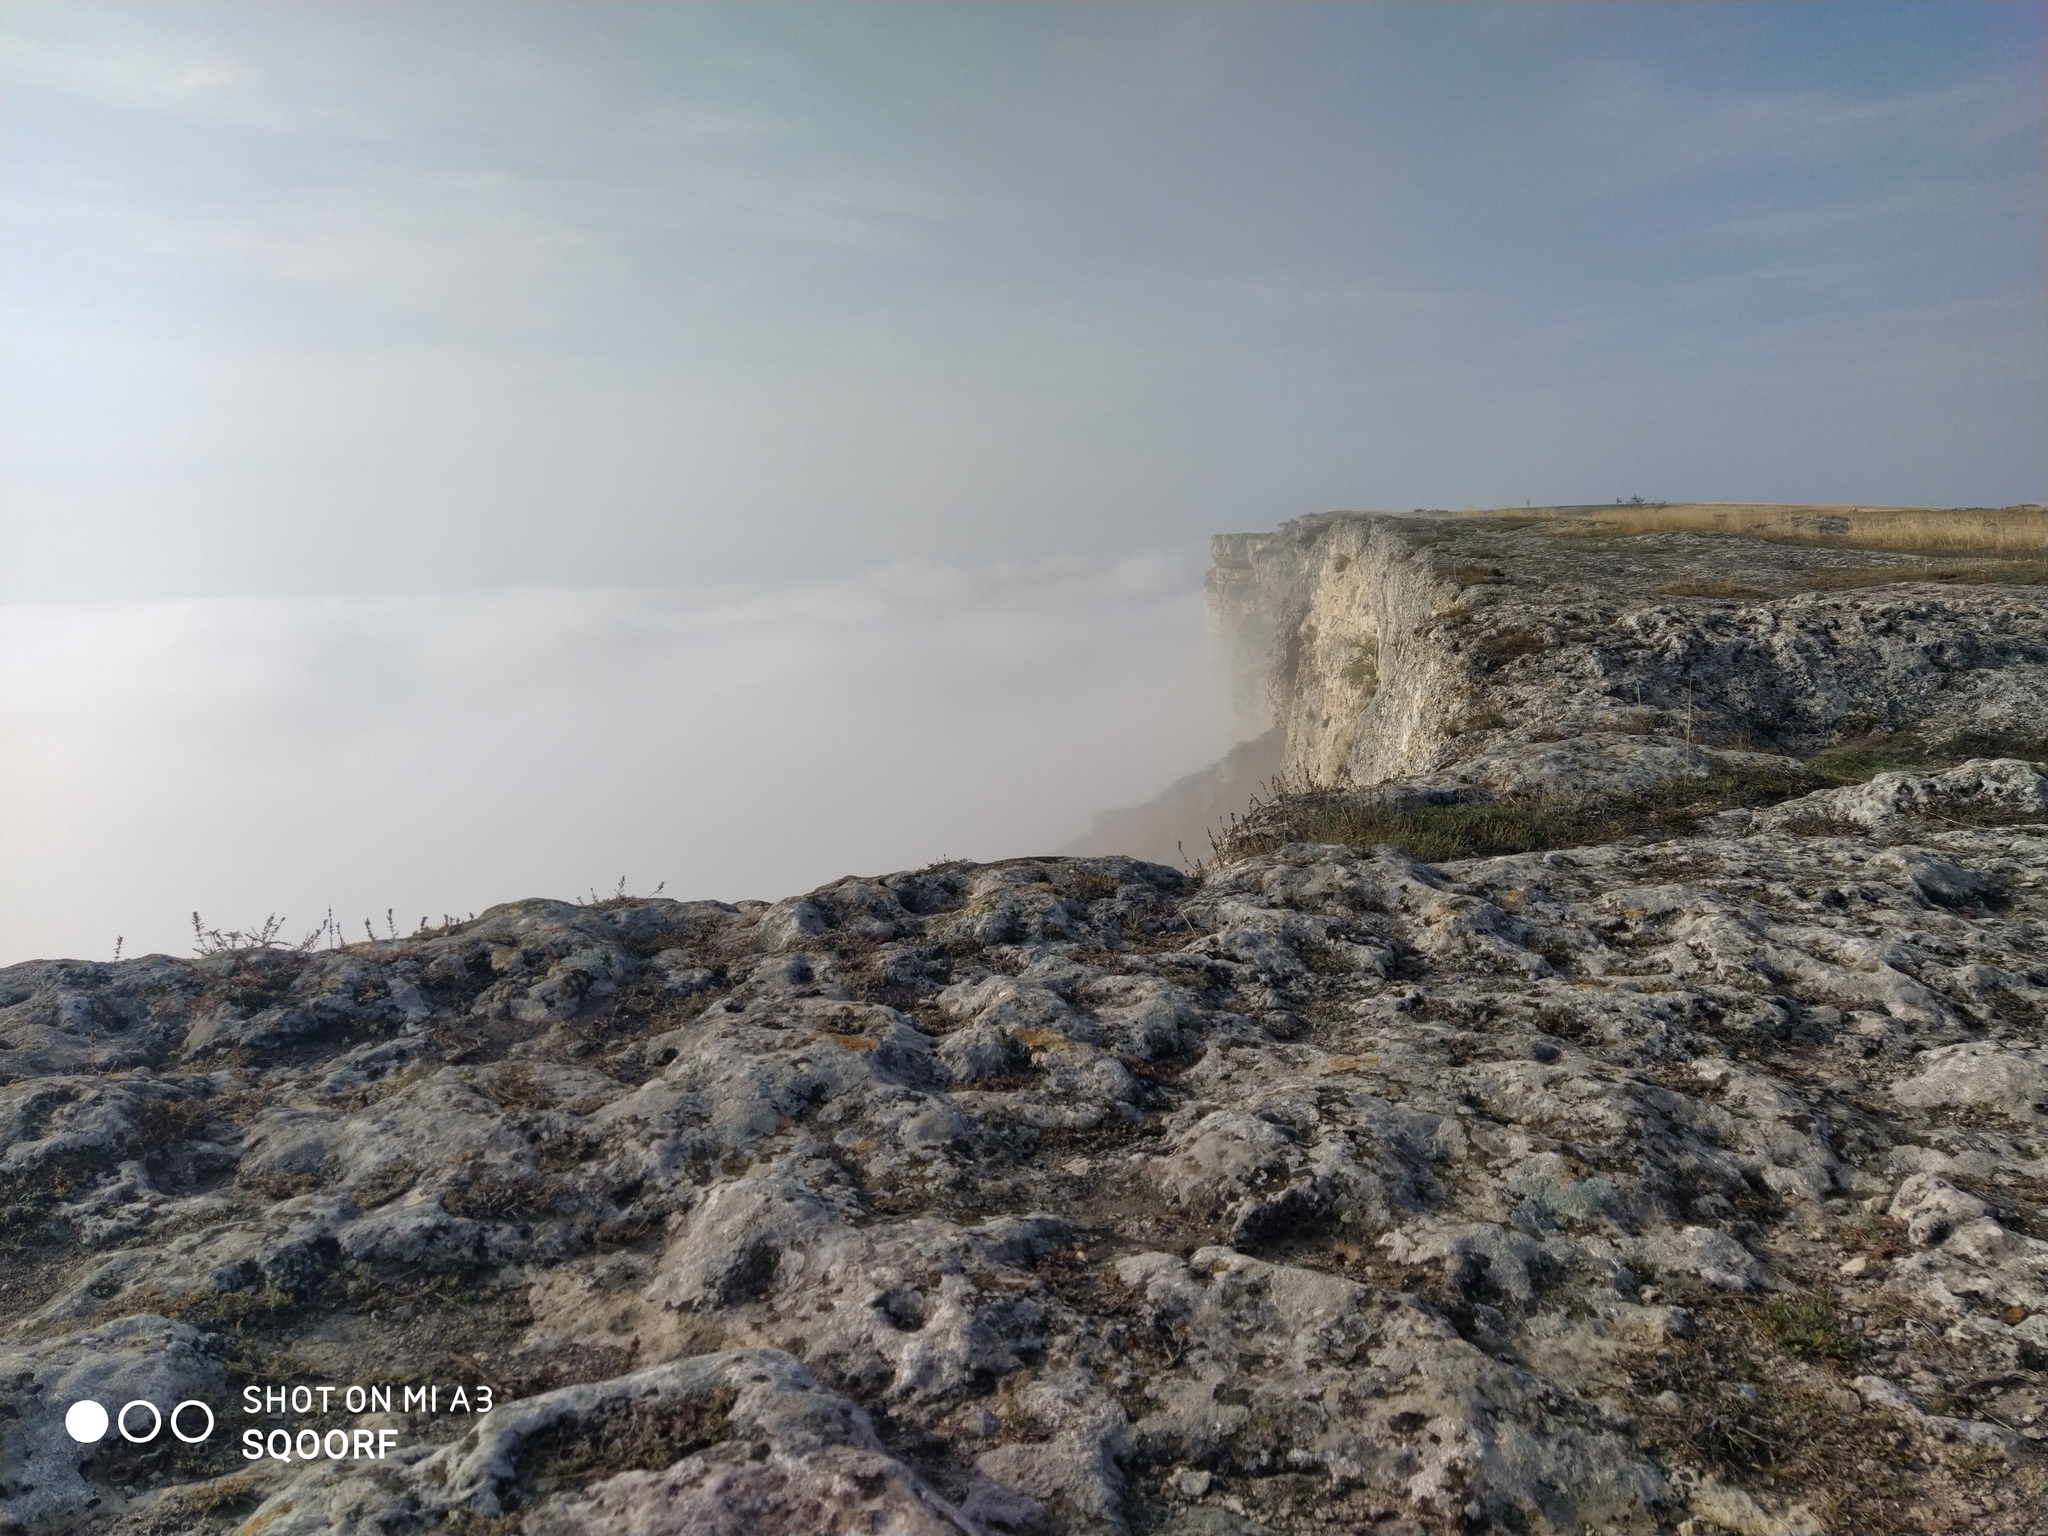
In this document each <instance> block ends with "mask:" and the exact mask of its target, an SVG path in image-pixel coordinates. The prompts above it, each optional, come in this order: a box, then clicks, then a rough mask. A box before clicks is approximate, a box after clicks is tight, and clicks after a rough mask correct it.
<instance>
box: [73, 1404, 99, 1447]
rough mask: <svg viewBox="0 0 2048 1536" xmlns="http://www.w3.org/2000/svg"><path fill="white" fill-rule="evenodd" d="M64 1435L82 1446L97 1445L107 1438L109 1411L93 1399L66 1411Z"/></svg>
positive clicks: (74, 1405)
mask: <svg viewBox="0 0 2048 1536" xmlns="http://www.w3.org/2000/svg"><path fill="white" fill-rule="evenodd" d="M64 1433H65V1434H67V1435H69V1436H70V1437H71V1438H72V1439H74V1440H76V1441H77V1442H78V1443H79V1444H80V1445H97V1444H98V1443H99V1442H100V1441H102V1440H104V1439H106V1437H107V1410H106V1409H104V1408H102V1407H101V1406H100V1405H99V1404H98V1403H96V1402H94V1401H93V1400H92V1399H91V1398H89V1397H88V1398H86V1399H84V1400H83V1401H81V1402H76V1403H73V1404H72V1405H71V1406H70V1407H69V1408H66V1409H65V1410H64Z"/></svg>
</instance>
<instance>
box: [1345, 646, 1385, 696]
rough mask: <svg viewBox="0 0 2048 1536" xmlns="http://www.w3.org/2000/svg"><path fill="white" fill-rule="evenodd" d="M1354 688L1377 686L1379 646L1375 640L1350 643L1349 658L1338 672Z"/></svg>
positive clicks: (1378, 677)
mask: <svg viewBox="0 0 2048 1536" xmlns="http://www.w3.org/2000/svg"><path fill="white" fill-rule="evenodd" d="M1338 676H1340V677H1342V678H1343V679H1344V681H1345V682H1347V683H1349V684H1350V685H1351V686H1352V687H1354V688H1373V687H1377V686H1378V684H1379V680H1380V647H1379V642H1378V641H1377V640H1356V641H1353V642H1352V645H1351V659H1350V660H1349V661H1347V662H1345V663H1344V668H1343V670H1342V671H1341V672H1339V673H1338Z"/></svg>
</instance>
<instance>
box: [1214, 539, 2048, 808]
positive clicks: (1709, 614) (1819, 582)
mask: <svg viewBox="0 0 2048 1536" xmlns="http://www.w3.org/2000/svg"><path fill="white" fill-rule="evenodd" d="M1635 515H1636V516H1637V517H1638V518H1641V516H1642V514H1640V513H1637V514H1635ZM1670 520H1671V521H1673V522H1680V521H1682V519H1681V517H1680V516H1679V514H1678V512H1673V513H1672V514H1671V516H1670ZM1843 521H1844V522H1845V525H1846V519H1845V520H1843ZM2008 521H2009V522H2010V523H2012V524H2015V525H2017V531H2018V534H2019V535H2020V542H2021V543H2022V544H2023V543H2024V539H2025V537H2026V536H2028V534H2029V530H2030V528H2033V529H2037V525H2038V524H2039V521H2040V519H2039V515H2038V512H2027V511H2022V512H2019V513H2016V514H2015V515H2014V516H2013V517H2012V518H2011V519H2009V520H2008ZM1849 532H1850V530H1849V529H1848V528H1847V527H1846V526H1845V528H1844V535H1846V534H1848V533H1849ZM2031 537H2032V539H2033V541H2034V548H2035V550H2036V551H2037V553H2036V555H2035V556H2034V558H2033V559H2031V560H2030V561H2029V560H2022V559H2012V558H2003V559H1998V560H1987V559H1985V558H1982V557H1981V556H1978V557H1973V556H1970V555H1963V556H1960V557H1958V556H1953V555H1950V556H1946V557H1931V556H1930V555H1929V554H1928V553H1925V552H1913V551H1905V550H1887V549H1873V548H1865V547H1858V546H1856V545H1852V544H1847V543H1844V542H1840V541H1839V538H1838V539H1836V540H1832V541H1828V542H1804V543H1790V542H1784V541H1782V540H1776V539H1767V538H1762V537H1756V536H1751V535H1743V534H1730V533H1715V532H1709V531H1701V530H1699V529H1695V528H1688V527H1683V526H1679V527H1673V528H1657V527H1655V526H1652V527H1651V528H1650V529H1649V530H1648V531H1634V530H1632V528H1631V527H1630V525H1629V524H1628V523H1627V522H1626V521H1621V522H1618V523H1615V524H1609V523H1604V522H1601V521H1599V520H1597V519H1594V518H1587V517H1575V518H1565V517H1554V516H1551V517H1546V516H1539V515H1535V514H1522V515H1517V514H1499V515H1494V516H1490V517H1473V518H1451V517H1444V516H1429V517H1392V516H1373V515H1365V514H1341V513H1339V514H1326V515H1323V516H1318V517H1308V518H1301V519H1298V520H1297V521H1294V522H1291V523H1288V524H1285V525H1283V526H1282V527H1281V528H1280V529H1279V530H1278V531H1276V532H1274V533H1270V534H1235V535H1228V536H1224V537H1219V538H1217V539H1215V540H1214V541H1213V551H1214V561H1215V564H1214V568H1213V569H1212V570H1211V572H1210V575H1209V584H1208V602H1209V613H1210V622H1211V625H1212V627H1213V628H1214V629H1215V630H1216V632H1217V633H1218V635H1219V636H1220V637H1221V638H1222V639H1223V640H1224V642H1225V644H1226V647H1227V648H1228V650H1229V651H1230V653H1231V654H1232V655H1233V656H1234V657H1235V658H1236V665H1237V667H1238V695H1239V700H1240V708H1241V712H1242V713H1243V714H1244V715H1245V716H1246V717H1247V718H1248V719H1250V720H1252V721H1254V722H1255V723H1256V724H1258V725H1259V726H1265V725H1271V726H1274V727H1278V728H1280V729H1282V730H1283V731H1284V732H1285V760H1286V762H1287V763H1288V765H1289V766H1290V768H1292V769H1293V770H1295V771H1296V772H1297V773H1298V774H1301V775H1305V776H1306V778H1308V779H1309V780H1314V781H1321V782H1325V783H1329V782H1336V781H1339V780H1342V781H1345V782H1348V783H1350V784H1354V785H1358V786H1367V785H1373V784H1379V783H1383V782H1386V781H1389V780H1403V779H1429V780H1433V781H1438V782H1441V783H1444V784H1447V785H1456V786H1463V787H1465V788H1467V789H1469V790H1481V791H1485V790H1491V791H1495V792H1502V791H1513V790H1534V791H1542V790H1557V789H1563V788H1574V789H1580V790H1586V789H1596V788H1609V789H1620V788H1631V787H1640V786H1642V785H1644V784H1646V783H1649V782H1654V781H1655V780H1657V779H1660V778H1667V777H1671V776H1673V775H1676V774H1684V773H1702V772H1706V771H1708V770H1710V769H1711V768H1713V767H1714V766H1716V765H1725V764H1728V763H1730V762H1739V761H1741V759H1740V758H1731V757H1730V754H1731V753H1736V754H1768V755H1774V756H1781V757H1783V756H1790V757H1805V756H1809V755H1811V754H1812V753H1814V752H1816V751H1819V750H1821V749H1823V748H1825V747H1828V746H1833V745H1837V744H1839V743H1841V742H1842V741H1844V740H1846V739H1855V738H1862V737H1869V736H1873V735H1876V736H1894V737H1899V736H1910V737H1912V738H1914V739H1915V740H1916V741H1917V742H1919V743H1921V744H1922V745H1925V746H1929V747H1934V748H1937V749H1938V748H1939V747H1940V746H1942V745H1944V744H1948V743H1959V742H1960V743H1970V742H1977V743H1987V742H1992V743H1995V742H2013V741H2017V742H2022V743H2025V744H2029V745H2031V744H2035V743H2039V742H2040V741H2041V740H2042V738H2043V736H2044V734H2048V731H2044V716H2043V710H2042V706H2041V703H2040V701H2041V700H2042V699H2043V698H2044V697H2048V645H2044V635H2048V622H2044V620H2048V601H2044V597H2043V589H2042V587H2041V586H2040V585H2039V580H2040V577H2041V575H2042V574H2043V572H2042V559H2043V557H2044V555H2048V549H2044V548H2043V543H2042V535H2041V533H2040V532H2038V531H2033V532H2032V533H2031Z"/></svg>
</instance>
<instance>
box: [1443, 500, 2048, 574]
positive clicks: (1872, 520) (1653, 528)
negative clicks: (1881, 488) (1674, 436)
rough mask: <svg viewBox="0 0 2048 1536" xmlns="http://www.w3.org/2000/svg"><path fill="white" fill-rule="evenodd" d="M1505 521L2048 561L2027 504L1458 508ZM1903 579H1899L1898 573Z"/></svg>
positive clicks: (2046, 540)
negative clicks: (1478, 510) (1961, 505)
mask: <svg viewBox="0 0 2048 1536" xmlns="http://www.w3.org/2000/svg"><path fill="white" fill-rule="evenodd" d="M1457 515H1458V516H1460V517H1469V518H1483V519H1486V520H1488V521H1491V522H1495V523H1499V524H1502V525H1512V526H1515V527H1529V526H1533V525H1535V524H1537V523H1539V522H1540V523H1542V524H1546V525H1548V531H1550V532H1554V533H1558V534H1564V535H1574V534H1577V535H1584V534H1606V535H1620V536H1624V537H1626V536H1629V535H1633V534H1639V533H1667V532H1692V533H1739V534H1747V535H1749V536H1750V537H1753V538H1760V539H1771V540H1775V541H1777V542H1780V543H1787V544H1823V545H1837V546H1843V547H1848V548H1854V549H1885V550H1896V551H1899V552H1902V553H1906V554H1920V555H1951V556H1954V555H1964V556H1976V557H1978V558H1988V559H1994V560H2009V561H2019V562H2024V563H2026V564H2027V565H2029V566H2030V567H2031V568H2032V570H2033V571H2035V572H2036V573H2038V572H2039V571H2040V569H2041V567H2042V564H2043V562H2044V560H2048V511H2044V510H2043V509H2042V508H2040V507H2037V506H2020V507H1847V506H1802V505H1796V504H1792V503H1777V502H1676V503H1671V504H1668V505H1644V506H1633V505H1629V506H1621V505H1616V506H1612V507H1600V506H1589V507H1543V508H1538V509H1532V510H1523V509H1516V510H1514V511H1513V512H1509V513H1502V512H1478V513H1459V514H1457ZM1891 579H1892V580H1898V579H1900V578H1898V577H1892V578H1891Z"/></svg>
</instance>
